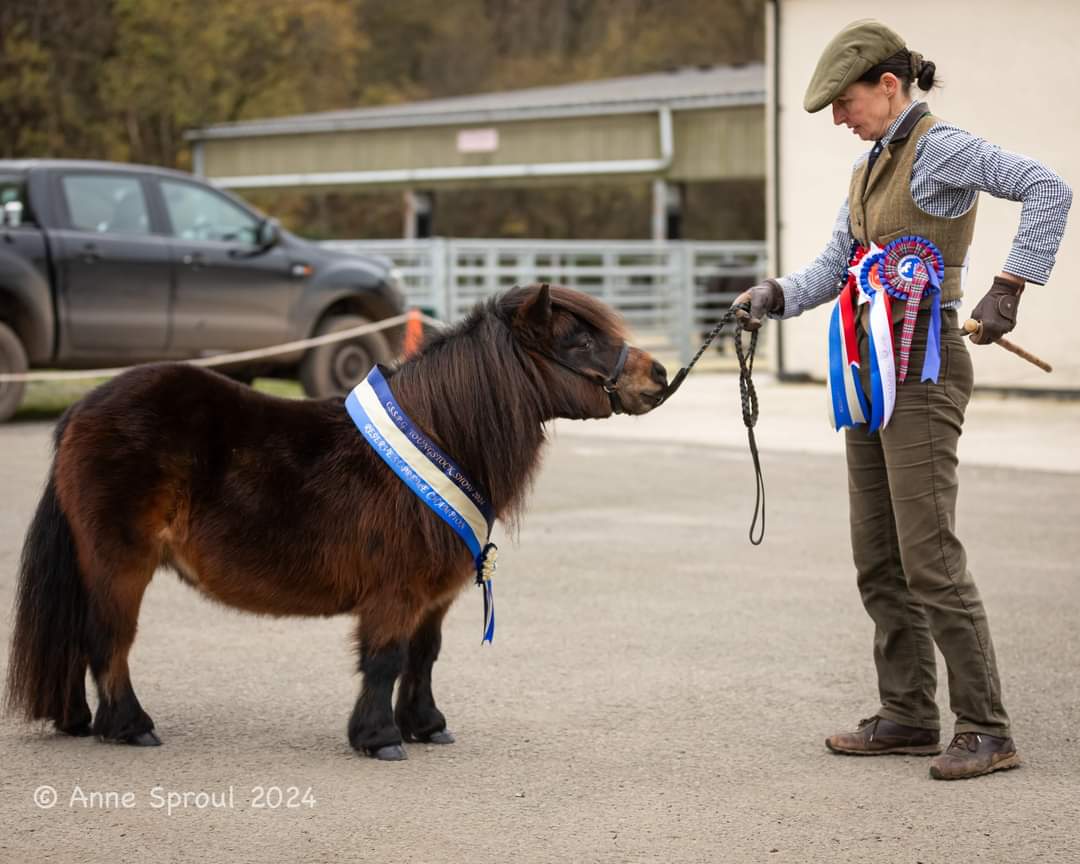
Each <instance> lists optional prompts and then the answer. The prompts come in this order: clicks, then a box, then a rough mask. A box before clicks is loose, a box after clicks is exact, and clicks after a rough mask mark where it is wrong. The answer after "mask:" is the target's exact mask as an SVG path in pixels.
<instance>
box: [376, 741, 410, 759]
mask: <svg viewBox="0 0 1080 864" xmlns="http://www.w3.org/2000/svg"><path fill="white" fill-rule="evenodd" d="M366 752H367V755H368V756H370V757H371V758H372V759H378V760H380V761H382V762H402V761H404V760H406V759H408V758H409V754H408V753H406V752H405V748H404V747H402V746H401V745H400V744H387V745H386V746H385V747H375V748H370V747H369V748H368V749H367V751H366Z"/></svg>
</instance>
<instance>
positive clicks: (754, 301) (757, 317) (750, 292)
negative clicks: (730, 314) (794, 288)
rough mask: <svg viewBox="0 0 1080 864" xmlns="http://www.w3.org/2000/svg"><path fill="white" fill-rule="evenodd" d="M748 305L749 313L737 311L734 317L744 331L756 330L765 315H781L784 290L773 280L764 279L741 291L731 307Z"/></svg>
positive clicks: (741, 310) (742, 310)
mask: <svg viewBox="0 0 1080 864" xmlns="http://www.w3.org/2000/svg"><path fill="white" fill-rule="evenodd" d="M744 303H749V304H750V311H749V312H747V311H746V310H745V309H739V310H737V311H736V312H735V317H736V318H738V319H739V321H740V322H741V323H742V326H743V329H744V330H757V329H758V328H759V327H760V326H761V323H762V321H763V320H764V318H765V316H766V315H782V314H783V312H784V289H783V288H782V287H780V283H779V282H777V281H776V280H775V279H766V280H765V281H764V282H759V283H758V284H757V285H754V286H753V287H752V288H749V289H747V290H746V291H743V293H742V294H740V295H739V296H738V297H736V298H735V302H734V303H732V304H731V305H732V306H740V305H742V304H744Z"/></svg>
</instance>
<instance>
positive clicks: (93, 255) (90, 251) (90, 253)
mask: <svg viewBox="0 0 1080 864" xmlns="http://www.w3.org/2000/svg"><path fill="white" fill-rule="evenodd" d="M80 257H81V258H82V260H83V261H85V262H86V263H87V264H93V263H94V262H95V261H100V260H101V253H100V252H98V250H97V246H95V245H94V244H93V243H87V244H86V245H85V246H83V247H82V254H81V256H80Z"/></svg>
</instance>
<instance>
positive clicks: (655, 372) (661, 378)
mask: <svg viewBox="0 0 1080 864" xmlns="http://www.w3.org/2000/svg"><path fill="white" fill-rule="evenodd" d="M650 372H651V373H652V378H653V381H655V382H656V383H657V384H667V369H665V368H664V364H663V363H658V362H657V361H656V360H653V364H652V369H651V370H650Z"/></svg>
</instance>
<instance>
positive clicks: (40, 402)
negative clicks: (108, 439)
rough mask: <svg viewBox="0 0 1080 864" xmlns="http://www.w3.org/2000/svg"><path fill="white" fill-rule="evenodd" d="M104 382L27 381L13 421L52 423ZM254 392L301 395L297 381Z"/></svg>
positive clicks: (260, 385)
mask: <svg viewBox="0 0 1080 864" xmlns="http://www.w3.org/2000/svg"><path fill="white" fill-rule="evenodd" d="M107 380H108V379H107V378H88V379H87V380H85V381H31V382H30V383H28V384H27V385H26V393H25V394H23V400H22V404H20V405H19V410H18V411H16V412H15V416H14V418H13V419H14V420H15V421H19V420H22V421H27V422H29V421H34V420H55V419H57V418H58V417H59V416H60V415H61V414H63V413H64V411H65V410H66V409H67V408H68V406H69V405H73V404H74V403H75V402H78V401H79V400H80V399H81V398H82V397H83V396H85V395H86V394H87V393H89V392H90V391H91V390H93V389H94V388H95V387H97V385H98V384H101V383H103V382H105V381H107ZM252 386H253V387H254V388H255V389H256V390H259V391H261V392H263V393H269V394H270V395H272V396H281V397H283V398H285V399H302V398H304V391H303V390H301V389H300V383H299V382H298V381H291V380H286V379H283V378H256V379H255V383H254V384H253V385H252Z"/></svg>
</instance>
